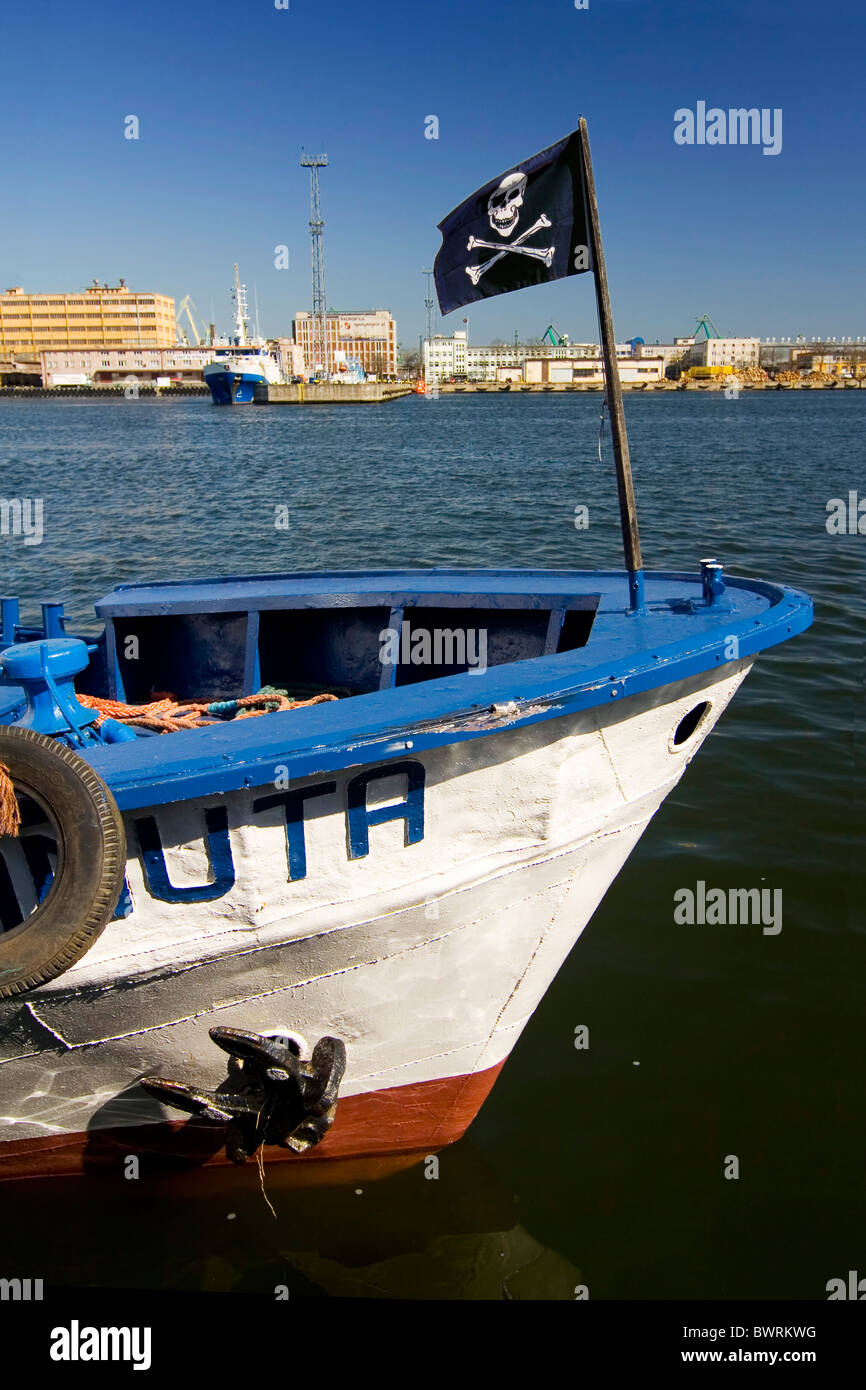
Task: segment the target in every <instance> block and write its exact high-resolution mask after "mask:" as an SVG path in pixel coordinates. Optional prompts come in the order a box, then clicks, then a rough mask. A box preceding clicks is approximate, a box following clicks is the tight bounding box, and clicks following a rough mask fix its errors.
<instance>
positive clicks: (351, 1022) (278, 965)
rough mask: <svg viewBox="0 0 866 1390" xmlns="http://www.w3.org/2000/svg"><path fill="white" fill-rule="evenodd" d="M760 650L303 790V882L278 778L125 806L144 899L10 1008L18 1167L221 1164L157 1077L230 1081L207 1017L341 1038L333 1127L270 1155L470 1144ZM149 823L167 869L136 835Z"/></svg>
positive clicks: (214, 1138) (219, 1134) (208, 1130)
mask: <svg viewBox="0 0 866 1390" xmlns="http://www.w3.org/2000/svg"><path fill="white" fill-rule="evenodd" d="M749 665H750V661H749V660H742V661H739V662H734V663H730V664H729V665H727V666H726V668H725V669H724V672H721V671H716V672H710V673H707V674H705V675H698V676H694V677H691V678H688V679H686V680H682V681H679V682H676V683H674V684H671V685H669V686H666V687H662V688H659V689H656V690H652V691H648V692H645V693H643V694H636V695H634V696H632V697H629V698H627V699H625V700H623V701H622V702H621V703H620V704H619V706H618V707H610V706H601V707H595V708H591V709H588V710H584V711H582V712H580V713H577V714H569V715H564V716H562V717H559V718H554V719H551V720H547V721H544V722H542V723H537V724H533V725H529V726H527V727H524V728H522V729H514V730H507V729H503V730H502V731H500V732H497V733H494V734H491V735H489V736H485V737H482V738H478V739H474V740H471V741H469V742H463V743H453V744H450V745H449V744H446V745H444V746H442V747H437V748H434V749H428V750H425V751H424V752H422V753H418V754H417V756H415V757H412V756H411V755H410V756H409V758H408V759H407V758H403V759H395V760H394V761H393V762H392V763H388V762H386V763H385V764H384V765H380V766H378V767H373V768H370V767H367V768H365V767H364V766H363V765H359V764H355V765H354V766H350V767H347V768H345V769H344V770H343V771H342V772H338V773H333V774H331V775H330V780H329V781H328V783H327V784H321V785H316V784H313V783H307V784H304V786H303V788H302V789H303V790H304V791H305V793H306V794H308V796H309V799H308V800H306V801H305V802H304V808H305V812H304V822H303V829H304V832H305V836H304V841H303V864H302V865H301V869H302V872H300V871H299V865H298V857H297V851H298V842H297V840H295V841H294V845H293V846H292V845H291V844H289V841H288V838H287V830H286V819H285V816H284V815H283V812H282V809H281V807H280V805H279V804H275V805H274V806H272V807H268V806H266V807H265V808H264V809H262V807H261V805H260V806H259V808H258V809H257V808H256V803H257V801H258V802H259V803H261V801H262V796H261V793H262V791H263V790H264V791H273V788H272V787H268V788H264V789H262V788H258V789H252V790H250V791H243V792H234V793H226V794H224V795H223V796H222V797H218V798H214V797H210V798H207V797H206V798H201V799H198V800H196V801H194V802H193V801H187V802H181V803H175V804H173V805H166V806H161V807H153V808H145V809H144V810H143V811H141V812H135V813H134V814H129V815H128V816H127V836H128V845H129V850H130V858H129V861H128V864H127V884H128V887H129V892H130V897H131V902H132V905H133V909H132V912H131V914H130V915H129V916H127V917H126V918H124V919H122V920H120V921H117V922H115V923H113V924H112V925H111V927H110V928H109V929H108V930H106V932H105V933H104V934H103V936H102V937H101V938H100V939H99V941H98V942H97V943H96V944H95V945H94V946H93V947H92V948H91V950H90V951H89V952H88V953H87V955H85V956H84V957H83V958H82V959H81V960H80V961H78V962H77V963H76V964H75V965H74V966H73V967H72V968H71V969H70V970H68V971H67V972H66V973H65V974H64V975H63V976H61V977H60V978H58V979H57V980H55V981H52V982H51V983H50V984H48V985H45V986H42V987H40V988H38V989H35V990H33V991H31V992H30V993H29V994H28V996H27V1000H26V1002H24V1003H22V1002H20V1001H17V1000H15V999H10V1000H6V1001H2V1005H0V1097H2V1103H0V1111H2V1118H0V1176H7V1177H13V1176H20V1175H21V1174H22V1173H25V1172H30V1173H38V1174H43V1173H51V1172H57V1173H59V1172H69V1171H73V1170H81V1169H86V1168H88V1167H89V1166H106V1164H107V1165H108V1166H109V1167H110V1166H112V1164H113V1165H114V1166H115V1167H119V1166H121V1165H122V1163H123V1162H124V1161H125V1159H126V1158H127V1157H128V1156H129V1155H130V1154H139V1155H140V1156H141V1157H142V1159H143V1160H144V1159H145V1158H146V1157H147V1156H150V1155H155V1154H157V1153H161V1154H163V1155H166V1156H170V1157H171V1156H174V1158H176V1159H177V1161H179V1162H219V1161H224V1155H223V1153H222V1149H223V1145H224V1143H225V1132H224V1130H223V1128H222V1127H221V1126H218V1125H212V1124H208V1123H204V1122H202V1121H199V1120H189V1121H186V1122H182V1123H178V1116H177V1112H173V1111H169V1110H167V1109H165V1108H164V1107H163V1106H162V1105H161V1104H159V1103H158V1102H157V1101H156V1100H155V1099H153V1098H151V1097H149V1096H147V1095H146V1094H145V1093H144V1092H143V1090H142V1089H141V1087H140V1086H139V1085H138V1084H137V1081H138V1078H139V1077H141V1076H142V1075H150V1076H155V1075H159V1076H169V1077H172V1078H174V1079H176V1080H179V1081H183V1082H186V1083H191V1084H193V1085H196V1086H205V1087H214V1086H216V1085H218V1084H219V1082H220V1081H221V1080H222V1079H224V1076H225V1068H224V1062H225V1058H224V1055H223V1054H221V1053H219V1052H218V1051H217V1049H216V1048H214V1046H213V1044H212V1043H211V1041H210V1039H209V1036H208V1029H209V1028H211V1027H213V1026H220V1027H226V1026H229V1027H235V1028H242V1029H246V1030H250V1031H254V1032H259V1033H269V1032H270V1033H274V1032H286V1031H290V1032H292V1033H293V1034H295V1035H299V1036H300V1039H301V1043H302V1050H304V1052H305V1055H309V1053H308V1052H307V1051H306V1049H307V1048H311V1047H312V1046H313V1045H314V1044H315V1043H316V1041H317V1040H318V1039H319V1038H320V1037H321V1036H323V1035H326V1034H328V1035H334V1036H337V1037H339V1038H341V1039H342V1040H343V1042H344V1043H345V1046H346V1051H347V1058H348V1065H347V1069H346V1074H345V1078H344V1081H343V1084H342V1086H341V1090H340V1099H339V1103H338V1107H337V1113H336V1119H335V1122H334V1125H333V1127H332V1129H331V1130H330V1131H329V1132H328V1133H327V1134H326V1136H325V1138H324V1139H323V1140H322V1142H321V1143H320V1144H318V1145H317V1146H316V1147H314V1148H312V1149H310V1150H309V1151H308V1152H307V1153H306V1154H305V1155H303V1156H302V1157H300V1158H299V1157H298V1156H296V1155H295V1154H293V1153H291V1152H290V1151H289V1150H285V1149H281V1148H277V1147H272V1146H269V1147H268V1148H267V1150H266V1159H267V1161H268V1162H272V1161H275V1160H277V1159H281V1158H284V1159H287V1160H288V1161H290V1162H292V1163H295V1164H304V1165H316V1164H321V1165H325V1164H330V1165H331V1166H332V1167H333V1164H335V1163H340V1162H342V1163H346V1162H354V1161H358V1160H375V1161H377V1162H378V1161H382V1160H394V1161H396V1160H398V1159H400V1158H401V1156H409V1155H413V1154H414V1155H419V1154H424V1153H429V1152H434V1151H435V1150H436V1149H438V1148H441V1147H442V1146H443V1145H445V1144H448V1143H451V1142H453V1141H454V1140H455V1139H457V1138H459V1137H460V1135H461V1134H462V1133H463V1132H464V1131H465V1129H466V1127H467V1126H468V1125H469V1123H471V1120H472V1119H473V1117H474V1115H475V1114H476V1113H477V1110H478V1108H479V1107H480V1105H481V1104H482V1102H483V1100H484V1098H485V1096H486V1095H487V1093H488V1091H489V1090H490V1088H491V1086H492V1085H493V1083H494V1081H495V1079H496V1076H497V1075H498V1074H499V1071H500V1069H501V1067H502V1065H503V1064H504V1062H505V1060H506V1059H507V1057H508V1055H509V1053H510V1051H511V1049H512V1047H513V1046H514V1044H515V1042H516V1041H517V1039H518V1038H519V1036H520V1034H521V1032H522V1031H523V1029H524V1028H525V1026H526V1024H527V1023H528V1022H529V1020H530V1018H531V1017H532V1014H533V1012H534V1010H535V1008H536V1006H537V1005H538V1003H539V1001H540V1000H541V998H542V997H543V995H544V993H545V991H546V989H547V988H548V986H549V984H550V982H551V981H552V979H553V978H554V976H555V975H556V973H557V971H558V969H559V968H560V966H561V964H562V962H563V960H564V959H565V957H566V956H567V955H568V953H569V951H570V950H571V948H572V947H573V945H574V944H575V942H576V940H577V939H578V937H579V936H580V934H581V932H582V931H583V929H584V927H585V926H586V923H587V922H588V921H589V919H590V918H591V916H592V914H593V913H594V911H595V909H596V907H597V906H598V904H599V902H600V901H601V899H602V898H603V896H604V894H605V892H606V890H607V888H608V886H609V885H610V883H611V881H612V880H613V878H614V877H615V876H616V874H617V873H618V872H619V870H620V868H621V867H622V865H623V864H624V862H625V860H626V858H627V857H628V855H629V853H630V852H631V850H632V849H633V848H634V846H635V844H636V843H637V841H638V839H639V838H640V836H641V834H642V833H643V831H644V829H645V828H646V826H647V825H648V823H649V821H650V819H651V818H652V816H653V815H654V814H655V811H656V810H657V809H658V807H659V806H660V805H661V803H662V801H663V800H664V798H665V797H666V796H667V794H668V793H669V792H670V791H671V790H672V788H673V787H674V786H675V785H676V783H677V781H678V780H679V778H680V777H681V776H682V773H683V771H684V769H685V767H686V765H687V763H688V761H689V759H690V758H691V756H693V754H694V753H695V752H696V751H697V748H698V747H699V746H700V744H701V743H702V742H703V739H704V738H705V737H706V735H707V734H708V733H709V732H710V730H711V728H712V727H713V725H714V724H715V722H716V720H717V719H718V717H719V716H720V715H721V713H722V712H723V710H724V708H725V707H726V705H727V703H728V702H729V700H730V699H731V698H732V696H733V694H734V693H735V691H736V689H737V688H738V686H739V684H740V682H741V681H742V680H743V679H744V677H745V675H746V673H747V671H748V669H749ZM703 701H706V702H708V706H709V708H708V712H707V714H706V715H705V717H704V719H703V721H702V722H701V724H700V726H699V728H698V729H697V730H696V732H695V734H694V736H693V737H692V738H691V739H690V740H689V742H688V743H687V744H686V746H685V747H683V748H677V747H676V746H675V745H674V743H673V741H672V734H673V731H674V730H675V729H676V728H677V726H678V724H679V722H680V721H681V720H682V719H683V717H684V716H685V715H686V714H687V713H688V711H690V710H692V709H693V708H694V707H695V705H696V704H698V703H700V702H703ZM415 765H418V766H420V767H421V769H422V774H423V776H422V784H423V788H424V791H423V797H424V805H423V823H422V826H423V828H422V830H421V832H420V833H419V822H418V820H417V817H415V812H416V811H417V810H418V807H417V806H413V805H412V804H410V803H411V802H412V797H413V793H412V792H411V791H410V790H407V788H408V787H410V786H411V784H412V781H413V774H412V772H411V768H412V767H413V766H415ZM392 774H393V775H392ZM359 778H361V779H364V778H366V779H367V781H365V782H364V787H365V792H366V803H365V804H366V805H367V806H372V805H373V804H374V803H375V805H376V806H377V807H378V808H379V812H380V814H379V817H378V818H377V817H376V814H375V812H374V813H373V814H372V815H371V813H370V812H369V811H366V812H365V814H366V816H367V824H368V826H369V830H368V832H367V833H368V840H369V843H368V845H367V847H366V851H365V852H364V853H363V854H360V855H357V854H354V855H353V836H356V834H357V820H354V821H353V820H352V817H351V815H350V814H349V812H348V811H347V810H346V807H347V805H348V806H351V804H352V792H351V786H352V785H353V784H354V785H357V782H358V779H359ZM415 783H416V785H417V784H418V777H417V776H416V777H415ZM375 788H378V790H375ZM266 800H271V801H274V802H275V803H276V802H278V798H277V797H271V798H266ZM388 807H390V808H391V810H390V812H388V811H387V808H388ZM220 808H222V810H223V811H224V812H225V823H226V832H225V840H224V843H223V845H222V850H220V846H219V845H218V844H217V842H216V841H215V840H213V839H212V840H211V842H210V849H209V851H208V852H207V853H206V851H205V835H204V822H205V816H206V815H207V814H208V812H210V813H213V812H214V811H215V810H218V809H220ZM154 821H155V822H156V824H157V825H158V827H159V836H160V850H159V853H158V854H157V855H156V859H155V858H154V851H153V849H152V831H151V832H150V836H149V838H148V837H147V836H145V832H144V830H143V828H142V827H143V825H145V824H147V823H150V822H154ZM213 823H214V822H213V818H212V819H211V824H213ZM145 842H146V843H149V844H150V845H151V849H150V850H149V851H147V852H146V851H145V848H144V845H145ZM354 848H355V849H357V845H355V846H354ZM218 851H219V853H218ZM223 851H225V852H226V853H227V854H228V857H229V859H230V861H231V864H230V869H229V868H228V867H227V862H228V861H227V860H226V858H225V853H223ZM292 853H294V858H292ZM287 865H288V869H287ZM157 870H159V872H157ZM287 874H288V876H287ZM221 876H222V882H221ZM229 879H231V882H229ZM226 885H228V886H226ZM145 941H146V942H147V946H146V948H143V947H142V942H145ZM97 1160H98V1161H97Z"/></svg>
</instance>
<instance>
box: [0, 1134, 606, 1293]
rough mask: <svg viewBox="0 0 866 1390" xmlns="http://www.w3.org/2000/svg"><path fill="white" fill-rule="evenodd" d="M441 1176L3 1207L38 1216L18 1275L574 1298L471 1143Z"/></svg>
mask: <svg viewBox="0 0 866 1390" xmlns="http://www.w3.org/2000/svg"><path fill="white" fill-rule="evenodd" d="M428 1166H429V1165H425V1163H424V1162H423V1161H421V1162H418V1163H415V1164H414V1165H413V1166H412V1167H410V1168H407V1169H405V1170H403V1171H402V1172H398V1173H396V1174H394V1175H393V1176H391V1177H387V1178H382V1179H379V1180H371V1178H370V1176H369V1165H368V1166H367V1168H366V1169H365V1168H364V1166H363V1165H361V1164H355V1165H353V1166H352V1167H350V1168H349V1167H344V1168H343V1169H342V1171H341V1174H340V1175H339V1180H338V1181H337V1183H336V1185H329V1186H309V1185H306V1184H305V1185H304V1186H302V1187H301V1186H299V1185H298V1182H297V1169H295V1168H293V1165H292V1164H291V1162H288V1163H281V1164H275V1165H273V1166H268V1165H267V1163H266V1164H265V1167H264V1172H263V1174H260V1172H259V1169H258V1167H257V1165H256V1164H255V1163H247V1164H246V1165H244V1166H243V1167H242V1168H219V1169H200V1170H198V1171H196V1172H186V1173H182V1174H173V1175H168V1176H163V1177H160V1178H158V1179H152V1178H147V1177H143V1178H140V1179H138V1180H135V1179H132V1180H130V1179H125V1178H123V1177H122V1176H119V1175H117V1174H116V1175H115V1176H112V1177H109V1176H108V1175H102V1176H90V1177H87V1178H81V1179H52V1180H47V1181H40V1182H38V1183H37V1182H28V1183H10V1184H4V1186H3V1188H2V1191H0V1211H4V1210H5V1211H6V1212H9V1211H12V1210H15V1208H16V1207H20V1204H26V1210H27V1220H26V1222H20V1221H19V1222H15V1223H12V1224H11V1229H10V1223H9V1222H6V1221H4V1223H3V1224H4V1225H5V1226H6V1232H7V1234H6V1238H5V1239H4V1251H3V1273H4V1275H6V1276H7V1277H14V1276H15V1275H20V1276H21V1277H26V1276H28V1275H30V1276H31V1277H41V1278H43V1279H44V1280H45V1283H46V1287H53V1288H58V1287H60V1288H62V1287H82V1286H85V1287H86V1286H88V1285H92V1286H96V1287H109V1286H110V1287H112V1288H127V1289H135V1288H141V1289H145V1288H146V1289H174V1290H196V1291H197V1290H202V1291H209V1292H235V1293H261V1294H263V1295H266V1296H268V1297H271V1298H276V1297H278V1296H279V1294H278V1291H282V1290H284V1291H285V1292H284V1293H283V1296H286V1295H287V1296H288V1297H289V1298H290V1299H291V1298H297V1297H340V1298H384V1299H390V1298H403V1299H460V1300H483V1299H497V1300H498V1299H518V1300H526V1299H554V1300H571V1299H574V1297H575V1288H576V1287H577V1286H578V1285H579V1284H580V1283H581V1274H580V1270H579V1269H577V1268H576V1267H575V1266H574V1265H573V1264H572V1263H571V1261H570V1260H568V1259H567V1258H565V1257H564V1256H563V1255H561V1254H559V1253H558V1252H557V1251H556V1250H554V1249H549V1248H546V1247H545V1246H544V1245H542V1244H541V1243H539V1241H537V1240H536V1239H535V1238H534V1237H533V1235H532V1234H531V1232H529V1231H527V1230H526V1229H525V1228H524V1226H523V1225H522V1224H521V1223H520V1221H519V1220H518V1219H517V1215H516V1210H515V1207H516V1203H515V1199H514V1196H513V1194H512V1193H510V1192H509V1191H508V1190H507V1189H506V1188H505V1187H504V1186H503V1184H502V1183H501V1181H500V1180H499V1179H498V1177H497V1176H496V1174H495V1172H494V1171H493V1169H492V1168H491V1167H490V1165H489V1164H488V1163H486V1162H485V1161H484V1159H483V1158H482V1157H481V1156H480V1154H479V1153H478V1152H477V1150H476V1149H475V1148H474V1147H473V1145H472V1143H471V1141H470V1140H469V1139H468V1138H467V1139H464V1140H463V1141H461V1142H460V1143H459V1144H457V1145H454V1146H452V1147H451V1148H449V1149H447V1150H445V1151H444V1152H443V1153H442V1154H441V1155H440V1176H439V1177H438V1178H437V1179H434V1178H428V1177H426V1176H425V1172H426V1170H427V1167H428ZM334 1176H335V1177H336V1176H337V1175H336V1174H335V1175H334ZM263 1188H264V1192H263ZM265 1193H266V1194H267V1201H266V1200H265V1195H264V1194H265ZM268 1202H269V1203H270V1204H271V1206H272V1207H273V1209H274V1211H275V1212H276V1217H274V1215H273V1213H272V1211H271V1210H270V1207H269V1206H268Z"/></svg>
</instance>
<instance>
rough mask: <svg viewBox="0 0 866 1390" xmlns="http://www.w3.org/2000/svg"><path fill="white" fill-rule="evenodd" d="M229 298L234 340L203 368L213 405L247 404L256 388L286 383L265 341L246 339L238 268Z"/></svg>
mask: <svg viewBox="0 0 866 1390" xmlns="http://www.w3.org/2000/svg"><path fill="white" fill-rule="evenodd" d="M232 298H233V299H234V304H235V333H234V337H233V339H232V341H231V342H230V343H228V344H220V345H218V346H216V347H215V348H214V359H213V361H212V362H208V364H207V365H206V367H205V369H204V379H205V384H206V386H207V387H208V389H209V390H210V393H211V397H212V399H213V402H214V405H249V404H251V403H252V402H253V401H254V400H255V394H256V387H257V386H269V385H270V386H276V385H279V384H281V383H283V382H284V381H285V378H284V376H283V374H282V372H281V371H280V368H279V366H278V364H277V362H276V360H275V358H274V357H273V355H272V354H271V352H270V349H269V348H268V345H267V343H266V342H265V340H264V339H263V338H253V339H250V338H249V336H248V333H247V323H248V319H247V300H246V286H245V285H243V284H242V283H241V281H240V277H239V275H238V268H237V266H235V283H234V288H233V290H232Z"/></svg>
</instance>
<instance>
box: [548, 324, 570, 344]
mask: <svg viewBox="0 0 866 1390" xmlns="http://www.w3.org/2000/svg"><path fill="white" fill-rule="evenodd" d="M541 341H542V342H543V343H550V346H551V347H565V346H566V345H567V343H568V334H567V333H560V331H559V329H558V328H557V327H556V325H555V324H553V323H549V324H548V325H547V329H546V330H545V332H544V334H543V336H542V339H541Z"/></svg>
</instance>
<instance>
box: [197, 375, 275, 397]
mask: <svg viewBox="0 0 866 1390" xmlns="http://www.w3.org/2000/svg"><path fill="white" fill-rule="evenodd" d="M204 379H205V385H206V386H207V388H208V390H209V391H210V394H211V399H212V401H213V403H214V405H251V404H252V403H253V401H254V400H255V393H256V387H257V386H266V385H267V379H266V377H264V376H263V375H262V374H261V373H258V372H233V371H229V370H226V369H225V368H223V367H219V368H218V369H217V370H215V371H209V370H208V369H207V368H205V373H204Z"/></svg>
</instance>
